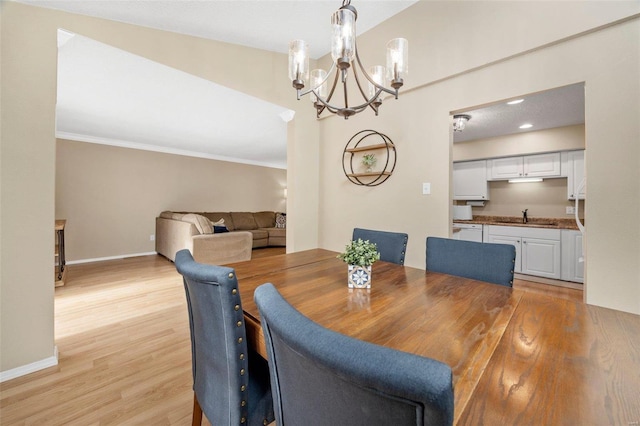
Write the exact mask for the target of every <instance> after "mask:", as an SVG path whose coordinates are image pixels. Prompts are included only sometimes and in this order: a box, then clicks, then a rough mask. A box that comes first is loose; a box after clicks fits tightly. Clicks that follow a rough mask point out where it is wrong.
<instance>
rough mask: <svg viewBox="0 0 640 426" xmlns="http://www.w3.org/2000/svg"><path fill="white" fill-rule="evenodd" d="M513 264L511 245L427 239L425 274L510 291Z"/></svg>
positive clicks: (514, 255)
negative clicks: (442, 275) (438, 273)
mask: <svg viewBox="0 0 640 426" xmlns="http://www.w3.org/2000/svg"><path fill="white" fill-rule="evenodd" d="M515 262H516V249H515V247H514V246H512V245H510V244H494V243H478V242H475V241H463V240H453V239H450V238H438V237H427V271H434V272H442V273H445V274H449V275H456V276H459V277H465V278H471V279H474V280H479V281H485V282H489V283H494V284H500V285H504V286H507V287H513V269H514V265H515Z"/></svg>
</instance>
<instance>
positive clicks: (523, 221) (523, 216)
mask: <svg viewBox="0 0 640 426" xmlns="http://www.w3.org/2000/svg"><path fill="white" fill-rule="evenodd" d="M527 211H529V209H524V210H523V211H522V223H527V222H529V218H528V217H527Z"/></svg>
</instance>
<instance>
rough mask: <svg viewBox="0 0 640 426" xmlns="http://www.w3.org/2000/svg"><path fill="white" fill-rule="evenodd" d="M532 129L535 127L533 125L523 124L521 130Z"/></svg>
mask: <svg viewBox="0 0 640 426" xmlns="http://www.w3.org/2000/svg"><path fill="white" fill-rule="evenodd" d="M532 127H533V124H529V123H527V124H523V125H522V126H520V128H521V129H530V128H532Z"/></svg>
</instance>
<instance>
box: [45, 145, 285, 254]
mask: <svg viewBox="0 0 640 426" xmlns="http://www.w3.org/2000/svg"><path fill="white" fill-rule="evenodd" d="M286 184H287V171H286V170H281V169H274V168H269V167H258V166H251V165H246V164H238V163H230V162H225V161H216V160H208V159H203V158H194V157H185V156H180V155H171V154H163V153H157V152H149V151H140V150H136V149H127V148H118V147H112V146H106V145H98V144H92V143H84V142H73V141H67V140H60V139H59V140H58V142H57V154H56V210H55V212H56V218H65V219H67V226H66V229H65V243H66V256H67V261H71V262H73V261H77V260H84V259H96V258H102V257H111V256H121V255H130V254H136V253H148V252H153V251H155V243H154V242H153V241H150V240H149V236H150V235H152V234H155V217H156V216H157V215H158V214H159V213H160V212H161V211H163V210H176V211H184V210H189V211H261V210H274V211H284V210H285V209H286V199H285V198H284V188H285V187H286Z"/></svg>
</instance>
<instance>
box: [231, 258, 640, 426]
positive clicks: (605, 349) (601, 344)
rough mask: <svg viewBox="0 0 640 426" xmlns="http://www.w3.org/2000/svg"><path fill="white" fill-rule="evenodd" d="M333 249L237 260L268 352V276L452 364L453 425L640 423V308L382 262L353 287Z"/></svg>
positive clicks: (294, 293) (295, 294)
mask: <svg viewBox="0 0 640 426" xmlns="http://www.w3.org/2000/svg"><path fill="white" fill-rule="evenodd" d="M336 255H337V253H336V252H332V251H328V250H323V249H314V250H307V251H301V252H297V253H290V254H284V255H278V256H272V257H263V258H258V259H254V260H251V261H247V262H239V263H235V264H231V265H229V266H231V267H233V268H234V269H235V270H236V275H237V277H238V282H239V289H240V294H241V297H242V306H243V310H244V314H245V320H246V321H245V322H246V329H247V340H248V343H249V345H250V346H252V347H253V348H254V349H255V350H256V351H258V352H259V353H260V354H261V355H262V356H264V357H265V358H267V356H266V351H265V346H264V336H263V334H262V330H261V328H260V315H259V312H258V309H257V307H256V305H255V302H254V300H253V293H254V291H255V289H256V288H257V287H258V286H259V285H261V284H264V283H267V282H270V283H272V284H273V285H274V286H275V287H276V288H277V289H278V291H279V292H280V293H281V294H282V296H283V297H284V298H285V299H286V300H287V301H288V302H289V303H291V304H292V305H293V306H294V307H295V308H296V309H298V310H299V311H300V312H301V313H302V314H304V315H305V316H307V317H309V318H310V319H312V320H313V321H315V322H317V323H319V324H320V325H322V326H324V327H327V328H329V329H331V330H334V331H337V332H339V333H343V334H346V335H348V336H351V337H354V338H356V339H361V340H364V341H368V342H371V343H375V344H378V345H382V346H386V347H390V348H394V349H398V350H401V351H405V352H410V353H413V354H417V355H421V356H425V357H429V358H434V359H437V360H439V361H442V362H444V363H446V364H448V365H449V366H450V367H451V369H452V371H453V377H454V379H453V380H454V395H455V402H454V404H455V412H454V422H455V423H456V424H460V425H467V424H470V425H471V424H473V425H477V424H485V425H507V424H509V425H513V424H534V425H623V426H629V425H640V316H638V315H633V314H629V313H624V312H620V311H614V310H611V309H606V308H600V307H596V306H591V305H586V304H584V303H582V302H577V301H571V300H566V299H560V298H556V297H552V296H548V295H543V294H538V293H534V292H530V291H526V290H523V289H517V288H515V289H514V288H509V287H504V286H500V285H496V284H489V283H485V282H481V281H475V280H471V279H467V278H461V277H455V276H451V275H446V274H441V273H436V272H431V271H425V270H423V269H418V268H411V267H407V266H400V265H396V264H392V263H388V262H382V261H380V262H376V263H375V264H374V265H373V271H372V277H373V279H372V286H371V289H349V288H348V287H347V266H346V264H345V263H343V262H342V261H340V260H339V259H337V258H336ZM380 368H384V366H380Z"/></svg>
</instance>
